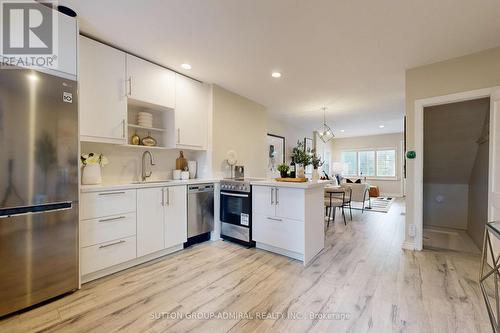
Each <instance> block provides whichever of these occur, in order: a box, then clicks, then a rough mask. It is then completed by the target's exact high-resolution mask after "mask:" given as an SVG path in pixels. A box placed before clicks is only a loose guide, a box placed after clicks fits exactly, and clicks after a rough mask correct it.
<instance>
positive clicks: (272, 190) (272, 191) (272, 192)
mask: <svg viewBox="0 0 500 333" xmlns="http://www.w3.org/2000/svg"><path fill="white" fill-rule="evenodd" d="M271 205H274V187H271Z"/></svg>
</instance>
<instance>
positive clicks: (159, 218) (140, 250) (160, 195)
mask: <svg viewBox="0 0 500 333" xmlns="http://www.w3.org/2000/svg"><path fill="white" fill-rule="evenodd" d="M164 200H165V199H164V192H163V188H158V187H157V188H143V189H138V190H137V256H138V257H142V256H144V255H146V254H150V253H153V252H157V251H160V250H163V249H164V247H165V240H164V237H163V235H164V231H163V220H164V219H165V206H164Z"/></svg>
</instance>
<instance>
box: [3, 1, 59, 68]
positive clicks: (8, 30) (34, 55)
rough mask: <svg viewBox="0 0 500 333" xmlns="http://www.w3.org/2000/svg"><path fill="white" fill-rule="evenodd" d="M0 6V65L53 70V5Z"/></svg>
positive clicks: (18, 3) (20, 3) (15, 3)
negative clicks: (0, 39)
mask: <svg viewBox="0 0 500 333" xmlns="http://www.w3.org/2000/svg"><path fill="white" fill-rule="evenodd" d="M0 4H1V18H2V24H1V29H2V32H1V38H2V42H1V47H2V50H1V51H2V52H1V55H2V57H3V59H2V63H3V64H4V65H5V64H7V65H12V66H23V67H26V66H28V67H30V66H35V67H36V66H39V67H55V66H54V65H55V60H56V59H57V56H56V50H57V43H56V42H57V38H56V37H57V12H56V11H54V10H53V8H55V2H52V1H50V2H34V1H13V0H0Z"/></svg>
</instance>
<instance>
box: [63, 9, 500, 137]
mask: <svg viewBox="0 0 500 333" xmlns="http://www.w3.org/2000/svg"><path fill="white" fill-rule="evenodd" d="M59 3H60V4H63V5H67V6H70V7H71V8H73V9H74V10H75V11H76V12H77V13H78V15H79V17H80V28H81V30H82V31H83V32H85V33H88V34H90V35H93V36H95V37H98V38H100V39H102V40H105V41H107V42H110V43H113V44H115V45H117V46H119V47H121V48H123V49H126V50H128V51H131V52H133V53H136V54H138V55H141V56H143V57H145V58H148V59H151V60H153V61H155V62H158V63H161V64H163V65H165V66H167V67H171V68H173V69H175V70H178V71H181V72H185V73H187V74H189V75H190V76H193V77H196V78H198V79H201V80H203V81H206V82H211V83H215V84H218V85H220V86H222V87H224V88H226V89H229V90H232V91H234V92H236V93H239V94H241V95H243V96H246V97H248V98H250V99H252V100H254V101H257V102H259V103H261V104H263V105H264V106H266V107H267V108H268V110H269V111H270V112H271V113H272V114H274V115H275V116H277V117H284V119H285V120H286V121H288V122H290V123H293V124H295V125H296V126H300V127H302V128H304V129H307V130H312V129H314V128H316V127H319V125H320V124H321V121H322V117H323V116H322V111H321V107H322V106H323V105H326V106H327V107H328V114H327V122H328V123H329V125H331V127H332V128H333V129H334V131H335V132H336V135H337V136H339V137H342V136H357V135H369V134H380V133H390V132H400V131H402V129H403V121H402V117H403V114H404V94H405V69H407V68H411V67H415V66H419V65H423V64H427V63H433V62H436V61H440V60H445V59H449V58H453V57H457V56H460V55H465V54H469V53H473V52H476V51H480V50H484V49H488V48H492V47H496V46H499V45H500V39H499V36H500V20H499V19H498V13H500V1H498V0H474V1H471V0H419V1H412V0H377V1H368V0H366V1H348V0H342V1H340V0H309V1H304V0H251V1H249V0H203V1H201V0H167V1H165V0H148V1H138V0H120V1H117V0H85V1H83V0H60V1H59ZM184 62H188V63H190V64H191V65H192V66H193V68H192V70H190V71H185V70H183V69H182V68H180V67H179V65H180V64H181V63H184ZM273 70H279V71H281V72H282V73H283V77H282V78H281V79H278V80H277V79H273V78H271V76H270V74H271V71H273ZM381 124H383V125H384V126H385V127H384V128H383V129H380V128H379V125H381ZM340 129H344V130H345V132H344V133H340Z"/></svg>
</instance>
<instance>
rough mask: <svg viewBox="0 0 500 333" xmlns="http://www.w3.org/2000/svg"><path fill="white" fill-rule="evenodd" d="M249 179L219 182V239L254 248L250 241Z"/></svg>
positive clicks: (250, 196)
mask: <svg viewBox="0 0 500 333" xmlns="http://www.w3.org/2000/svg"><path fill="white" fill-rule="evenodd" d="M252 180H260V179H251V178H246V179H245V178H241V179H223V180H221V182H220V221H221V235H220V236H221V238H222V239H225V240H228V241H232V242H235V243H238V244H242V245H244V246H247V247H254V246H255V242H254V241H253V240H252V186H251V185H250V182H251V181H252Z"/></svg>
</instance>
